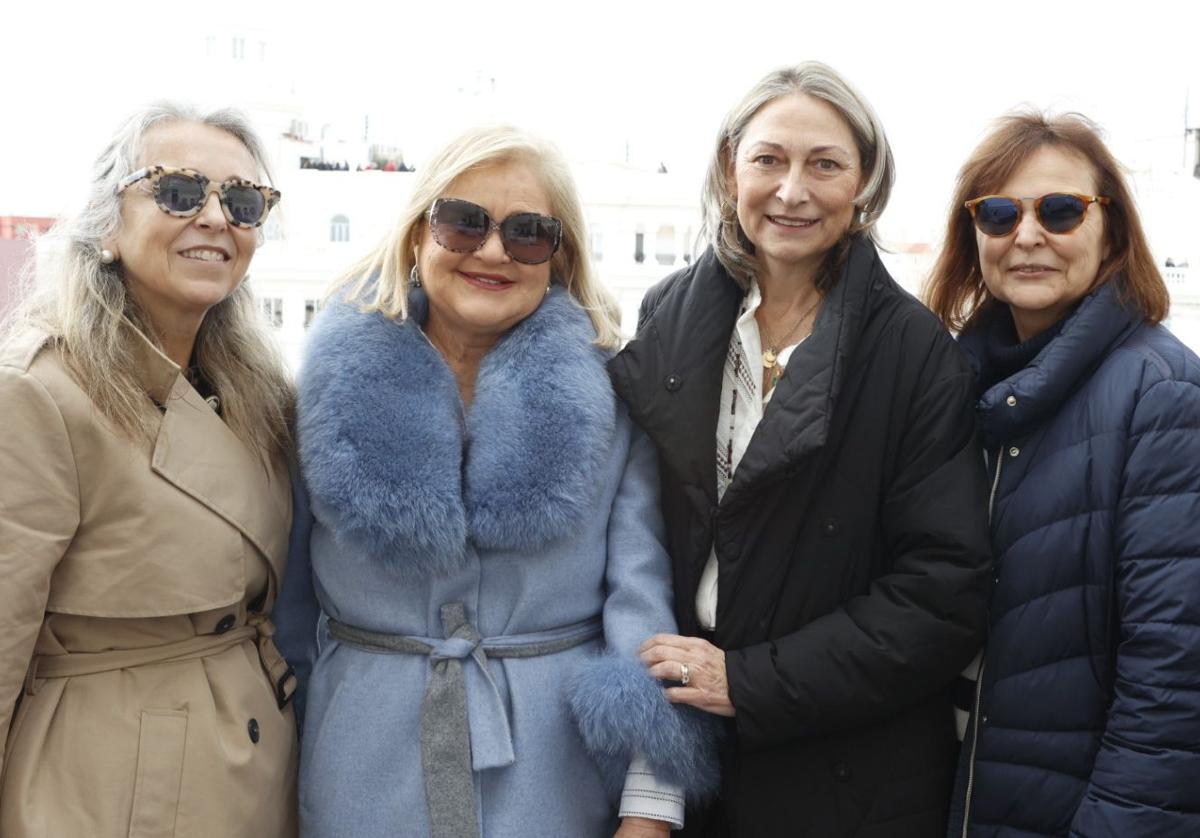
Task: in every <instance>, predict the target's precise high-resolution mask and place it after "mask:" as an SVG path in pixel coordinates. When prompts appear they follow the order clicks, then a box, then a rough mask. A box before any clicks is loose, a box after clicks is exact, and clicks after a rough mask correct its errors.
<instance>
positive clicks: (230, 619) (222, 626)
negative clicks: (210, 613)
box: [217, 614, 237, 634]
mask: <svg viewBox="0 0 1200 838" xmlns="http://www.w3.org/2000/svg"><path fill="white" fill-rule="evenodd" d="M236 622H237V617H235V616H233V615H232V614H226V615H225V616H224V617H222V618H221V622H219V623H217V634H224V633H225V632H227V631H229V630H230V629H231V628H233V624H234V623H236Z"/></svg>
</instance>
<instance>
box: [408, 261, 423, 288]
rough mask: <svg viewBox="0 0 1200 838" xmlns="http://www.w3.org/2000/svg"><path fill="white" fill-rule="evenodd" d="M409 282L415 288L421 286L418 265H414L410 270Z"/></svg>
mask: <svg viewBox="0 0 1200 838" xmlns="http://www.w3.org/2000/svg"><path fill="white" fill-rule="evenodd" d="M408 284H409V285H411V286H412V287H413V288H420V287H421V275H420V274H419V273H417V266H416V265H413V266H412V270H411V271H409V272H408Z"/></svg>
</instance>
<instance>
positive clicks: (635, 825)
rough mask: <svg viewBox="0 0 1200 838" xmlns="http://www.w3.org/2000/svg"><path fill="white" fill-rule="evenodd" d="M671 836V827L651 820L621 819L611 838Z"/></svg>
mask: <svg viewBox="0 0 1200 838" xmlns="http://www.w3.org/2000/svg"><path fill="white" fill-rule="evenodd" d="M670 834H671V825H670V824H669V823H667V822H666V821H656V820H654V819H653V818H621V825H620V826H619V827H617V831H616V834H615V835H613V838H662V836H664V835H670Z"/></svg>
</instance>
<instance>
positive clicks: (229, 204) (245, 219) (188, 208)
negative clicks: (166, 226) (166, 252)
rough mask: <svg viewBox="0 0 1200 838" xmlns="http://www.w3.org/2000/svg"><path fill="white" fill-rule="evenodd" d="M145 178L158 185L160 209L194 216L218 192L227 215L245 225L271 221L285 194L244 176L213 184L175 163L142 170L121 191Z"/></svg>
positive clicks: (237, 224) (122, 184)
mask: <svg viewBox="0 0 1200 838" xmlns="http://www.w3.org/2000/svg"><path fill="white" fill-rule="evenodd" d="M143 180H149V181H150V183H151V184H152V185H153V186H154V203H156V204H158V208H159V209H161V210H162V211H163V212H165V213H167V214H168V215H174V216H176V217H178V218H190V217H191V216H193V215H196V214H197V213H199V212H200V210H201V209H202V208H203V207H204V202H205V201H207V200H208V193H209V192H211V191H216V193H217V199H218V200H219V201H220V202H221V211H222V212H224V213H225V218H226V219H227V220H228V221H229V223H230V224H232V225H233V226H235V227H242V228H251V227H259V226H261V225H262V223H263V222H264V221H266V220H267V213H269V212H270V211H271V207H273V206H275V205H276V204H278V203H279V199H280V198H281V197H283V195H282V193H281V192H280V191H279V190H278V189H273V188H271V187H270V186H260V185H259V184H257V183H252V182H251V181H248V180H243V179H242V178H240V177H231V178H230V179H229V180H226V181H222V182H221V183H212V182H211V181H210V180H209V179H208V178H207V177H206V176H205V175H203V174H201V173H200V172H197V171H196V170H195V169H177V168H175V167H173V166H147V167H146V168H144V169H138V170H137V171H136V172H134V173H133V174H131V175H129V177H127V178H124V179H123V180H122V181H121V182H120V183H119V184H118V185H117V194H118V195H120V194H121V193H122V192H124V191H125V190H126V189H128V188H129V187H131V186H133V185H134V184H135V183H137V182H139V181H143Z"/></svg>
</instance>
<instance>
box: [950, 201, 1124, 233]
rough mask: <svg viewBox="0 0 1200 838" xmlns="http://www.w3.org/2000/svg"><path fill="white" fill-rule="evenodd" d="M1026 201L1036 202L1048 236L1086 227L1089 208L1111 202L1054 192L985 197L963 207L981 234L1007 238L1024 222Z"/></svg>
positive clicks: (1036, 211)
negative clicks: (1015, 196) (1013, 196)
mask: <svg viewBox="0 0 1200 838" xmlns="http://www.w3.org/2000/svg"><path fill="white" fill-rule="evenodd" d="M1025 201H1032V202H1033V212H1034V215H1035V216H1036V217H1037V220H1038V223H1039V224H1041V225H1042V228H1043V229H1044V230H1046V232H1048V233H1057V234H1058V235H1062V234H1064V233H1070V232H1072V231H1073V230H1075V228H1077V227H1078V226H1079V225H1081V224H1083V219H1084V216H1086V215H1087V210H1088V207H1090V206H1091V205H1092V204H1100V205H1101V206H1104V205H1105V204H1107V203H1109V199H1108V198H1105V197H1104V196H1103V195H1076V194H1075V193H1073V192H1051V193H1050V194H1049V195H1043V196H1042V197H1040V198H1010V197H1008V196H1007V195H985V196H983V197H982V198H973V199H971V200H970V201H967V202H966V203H965V204H963V206H964V207H966V209H967V212H969V213H970V214H971V218H972V219H973V220H974V222H975V226H976V227H978V228H979V232H981V233H983V234H984V235H985V236H991V237H992V238H1002V237H1004V236H1007V235H1008V234H1009V233H1011V232H1012V231H1013V230H1015V229H1017V225H1018V224H1020V223H1021V216H1022V215H1024V213H1025Z"/></svg>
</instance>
